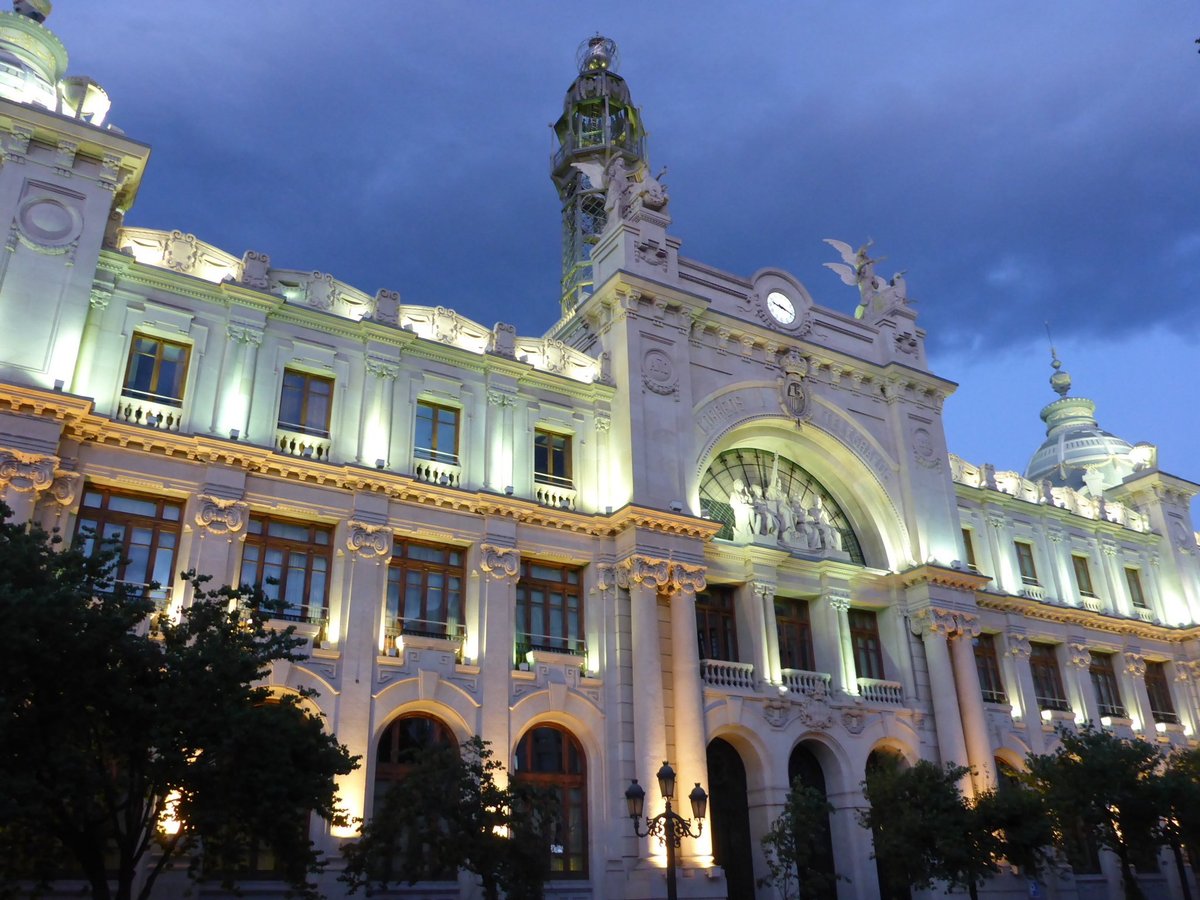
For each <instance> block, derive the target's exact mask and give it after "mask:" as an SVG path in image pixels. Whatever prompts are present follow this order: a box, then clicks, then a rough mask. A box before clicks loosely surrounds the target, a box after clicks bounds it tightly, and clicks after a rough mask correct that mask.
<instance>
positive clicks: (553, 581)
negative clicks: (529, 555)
mask: <svg viewBox="0 0 1200 900" xmlns="http://www.w3.org/2000/svg"><path fill="white" fill-rule="evenodd" d="M516 630H517V644H518V653H519V654H521V653H524V652H525V651H527V650H550V651H553V652H556V653H580V654H581V653H583V651H584V642H583V589H582V587H581V585H580V569H577V568H575V567H574V566H560V565H555V564H554V563H546V562H538V561H537V560H522V561H521V578H520V580H518V581H517V608H516Z"/></svg>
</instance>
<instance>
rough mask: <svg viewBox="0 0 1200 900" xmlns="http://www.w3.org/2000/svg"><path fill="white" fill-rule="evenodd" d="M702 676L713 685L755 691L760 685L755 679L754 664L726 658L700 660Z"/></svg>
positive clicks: (707, 682) (706, 682) (708, 683)
mask: <svg viewBox="0 0 1200 900" xmlns="http://www.w3.org/2000/svg"><path fill="white" fill-rule="evenodd" d="M700 676H701V677H702V678H703V679H704V683H705V684H707V685H711V686H712V687H719V688H733V689H735V690H743V691H753V690H755V689H756V688H757V687H758V682H757V681H755V679H754V664H753V663H743V662H731V661H730V660H726V659H702V660H700Z"/></svg>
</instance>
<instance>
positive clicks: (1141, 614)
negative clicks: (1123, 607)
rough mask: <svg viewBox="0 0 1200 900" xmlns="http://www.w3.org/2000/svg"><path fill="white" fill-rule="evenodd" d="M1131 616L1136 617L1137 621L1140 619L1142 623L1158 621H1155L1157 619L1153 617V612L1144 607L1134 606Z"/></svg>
mask: <svg viewBox="0 0 1200 900" xmlns="http://www.w3.org/2000/svg"><path fill="white" fill-rule="evenodd" d="M1133 614H1134V615H1135V616H1137V617H1138V618H1139V619H1141V620H1142V621H1143V622H1156V621H1158V620H1157V618H1156V617H1155V615H1154V610H1152V609H1147V608H1146V607H1144V606H1135V607H1134V608H1133Z"/></svg>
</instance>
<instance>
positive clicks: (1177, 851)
mask: <svg viewBox="0 0 1200 900" xmlns="http://www.w3.org/2000/svg"><path fill="white" fill-rule="evenodd" d="M1159 787H1160V793H1161V796H1162V811H1163V818H1162V829H1163V839H1164V840H1165V841H1166V843H1167V846H1169V847H1170V848H1171V853H1172V855H1173V856H1174V857H1175V866H1176V868H1177V869H1178V870H1179V878H1180V886H1181V887H1182V888H1183V896H1184V900H1191V896H1192V893H1191V888H1190V887H1189V886H1188V879H1187V873H1186V872H1185V870H1184V859H1183V850H1184V848H1185V847H1186V848H1187V849H1188V851H1189V852H1191V854H1192V856H1193V857H1196V856H1197V855H1200V749H1197V748H1195V747H1188V748H1184V749H1179V750H1175V751H1174V752H1173V753H1171V754H1170V755H1169V756H1167V758H1166V764H1165V765H1164V767H1163V770H1162V773H1161V775H1160V779H1159Z"/></svg>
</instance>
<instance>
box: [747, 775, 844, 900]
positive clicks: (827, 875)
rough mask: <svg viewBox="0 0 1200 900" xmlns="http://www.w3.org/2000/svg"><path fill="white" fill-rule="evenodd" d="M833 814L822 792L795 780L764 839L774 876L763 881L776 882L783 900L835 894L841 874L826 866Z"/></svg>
mask: <svg viewBox="0 0 1200 900" xmlns="http://www.w3.org/2000/svg"><path fill="white" fill-rule="evenodd" d="M832 813H833V806H832V804H830V803H829V801H828V800H826V799H825V795H824V794H823V793H821V791H819V790H817V789H816V788H814V787H811V786H809V785H806V784H805V783H804V782H803V781H802V780H801V779H800V778H799V777H797V778H796V779H795V780H793V781H792V786H791V788H790V789H789V790H788V795H787V800H786V801H785V802H784V808H783V812H782V813H781V814H780V816H779V818H777V819H776V820H775V822H774V824H772V825H771V830H770V831H768V832H767V833H766V835H764V836H763V838H762V842H761V843H762V847H763V854H764V855H765V856H766V859H767V870H768V871H769V872H770V875H769V877H767V878H763V879H760V880H759V884H760V885H768V884H773V885H774V886H775V888H776V890H778V891H779V896H780V897H781V898H782V900H792V898H805V900H811V898H816V897H832V896H834V895H835V894H836V892H837V881H838V876H837V873H836V872H832V871H831V870H830V869H829V868H828V867H827V866H826V865H823V862H825V860H824V857H825V854H826V853H827V846H826V844H827V841H826V839H825V838H826V835H827V834H828V831H829V816H830V815H831V814H832Z"/></svg>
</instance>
